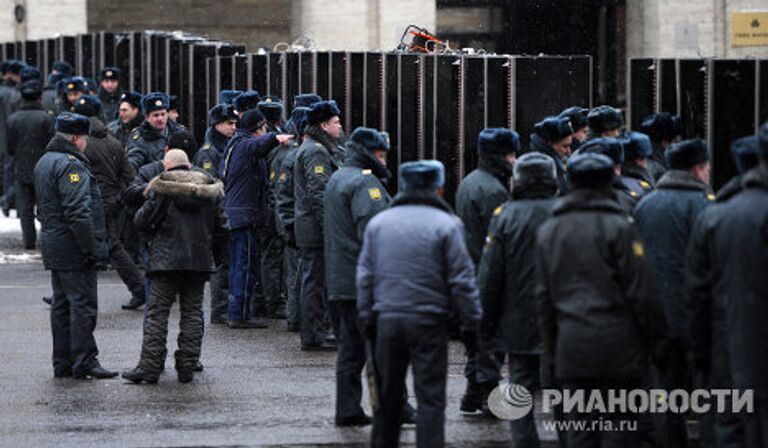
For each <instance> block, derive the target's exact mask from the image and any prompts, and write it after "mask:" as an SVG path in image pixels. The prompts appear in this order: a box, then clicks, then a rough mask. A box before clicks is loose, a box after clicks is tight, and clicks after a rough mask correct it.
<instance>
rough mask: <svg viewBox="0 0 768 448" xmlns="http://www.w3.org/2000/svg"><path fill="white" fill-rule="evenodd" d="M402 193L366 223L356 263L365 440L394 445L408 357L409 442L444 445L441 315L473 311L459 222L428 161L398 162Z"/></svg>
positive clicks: (474, 297) (436, 165)
mask: <svg viewBox="0 0 768 448" xmlns="http://www.w3.org/2000/svg"><path fill="white" fill-rule="evenodd" d="M399 177H400V186H401V188H402V192H401V193H400V194H398V195H397V197H395V199H394V200H393V202H392V207H391V208H390V209H389V210H385V211H383V212H381V213H379V214H378V215H376V216H375V217H374V218H373V219H371V221H370V222H369V223H368V226H367V227H366V229H365V235H364V238H363V247H362V250H361V253H360V258H359V260H358V263H357V282H356V283H357V309H358V315H359V319H360V322H361V323H360V325H361V326H362V327H363V328H364V334H366V335H367V337H369V338H373V337H375V341H376V348H375V362H376V365H377V368H378V376H379V381H378V394H377V396H378V397H379V401H380V402H379V407H378V410H376V411H375V414H374V426H373V433H372V436H371V438H372V446H374V447H396V446H398V444H399V439H400V421H401V415H402V410H403V404H404V400H405V396H404V391H405V376H406V371H407V370H408V366H409V364H410V366H411V368H412V371H413V380H414V384H415V387H414V389H415V391H416V401H417V409H418V410H417V413H418V417H417V422H418V423H417V426H416V444H417V446H420V447H426V446H443V445H444V444H445V437H444V431H445V384H446V376H447V367H448V332H447V323H448V316H449V314H450V313H451V312H452V311H454V310H455V311H457V312H458V313H459V314H460V315H461V318H462V320H463V322H464V325H465V326H467V327H469V328H476V327H477V324H478V321H479V319H480V317H481V313H482V312H481V309H480V304H479V301H478V291H477V287H476V286H475V269H474V265H473V264H472V258H471V257H470V256H469V253H468V252H467V249H466V244H465V242H464V229H463V227H464V226H463V225H462V224H461V220H459V219H458V218H457V217H456V216H455V215H453V213H452V212H451V208H450V206H449V205H448V204H447V203H446V202H445V201H443V199H442V198H441V195H442V191H443V190H442V189H443V185H444V180H445V172H444V168H443V165H442V163H440V162H438V161H436V160H429V161H420V162H407V163H404V164H403V165H401V166H400V170H399Z"/></svg>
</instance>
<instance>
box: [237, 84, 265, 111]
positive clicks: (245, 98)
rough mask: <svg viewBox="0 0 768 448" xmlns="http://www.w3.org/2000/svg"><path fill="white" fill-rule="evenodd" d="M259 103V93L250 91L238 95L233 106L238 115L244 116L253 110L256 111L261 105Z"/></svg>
mask: <svg viewBox="0 0 768 448" xmlns="http://www.w3.org/2000/svg"><path fill="white" fill-rule="evenodd" d="M259 101H261V95H259V92H256V91H254V90H249V91H247V92H243V93H241V94H240V95H238V96H237V98H235V100H234V102H233V103H232V104H234V106H235V110H236V111H237V113H239V114H244V113H246V112H248V111H249V110H251V109H255V108H256V107H257V106H258V105H259Z"/></svg>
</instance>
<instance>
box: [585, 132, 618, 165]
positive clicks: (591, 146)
mask: <svg viewBox="0 0 768 448" xmlns="http://www.w3.org/2000/svg"><path fill="white" fill-rule="evenodd" d="M579 152H580V153H582V154H583V153H587V152H596V153H598V154H603V155H604V156H608V157H609V158H610V159H611V160H613V164H614V165H621V164H622V163H624V145H623V144H622V143H621V140H619V139H617V138H613V137H599V138H593V139H592V140H589V141H587V142H586V143H584V144H583V145H581V147H580V148H579Z"/></svg>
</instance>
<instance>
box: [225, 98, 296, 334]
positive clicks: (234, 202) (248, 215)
mask: <svg viewBox="0 0 768 448" xmlns="http://www.w3.org/2000/svg"><path fill="white" fill-rule="evenodd" d="M266 129H267V121H266V119H265V118H264V115H263V114H262V113H261V112H260V111H259V110H258V109H252V110H249V111H248V112H246V113H245V114H243V116H242V118H241V119H240V123H239V124H238V129H237V131H236V132H235V135H234V136H233V137H232V138H231V139H230V140H229V143H228V144H227V147H226V149H225V151H224V154H223V157H222V160H221V163H220V165H219V171H220V173H221V179H222V180H223V181H224V187H225V195H224V208H225V210H226V213H227V217H228V218H229V242H230V261H229V263H230V267H229V308H228V319H229V321H228V325H229V327H230V328H238V329H241V328H243V329H244V328H266V327H267V326H268V325H267V323H266V322H264V321H262V320H260V319H252V314H251V297H252V296H251V295H252V293H253V281H254V279H255V276H256V271H257V269H258V266H259V262H260V260H261V247H260V246H261V235H260V231H261V229H262V228H263V226H264V219H265V216H264V214H265V210H264V203H265V199H266V198H265V196H264V195H266V194H267V175H268V174H267V167H266V162H265V161H264V159H265V158H266V156H267V154H269V152H270V151H271V150H272V149H274V148H275V147H276V146H277V145H279V144H280V143H285V142H287V141H288V140H290V138H292V136H289V135H282V134H276V133H274V132H267V131H266Z"/></svg>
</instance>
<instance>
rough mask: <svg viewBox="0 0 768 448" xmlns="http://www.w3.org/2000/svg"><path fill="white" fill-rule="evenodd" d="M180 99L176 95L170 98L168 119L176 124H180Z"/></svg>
mask: <svg viewBox="0 0 768 448" xmlns="http://www.w3.org/2000/svg"><path fill="white" fill-rule="evenodd" d="M180 116H181V115H180V113H179V97H178V96H176V95H170V96H168V119H169V120H171V121H173V122H174V123H179V117H180Z"/></svg>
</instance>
